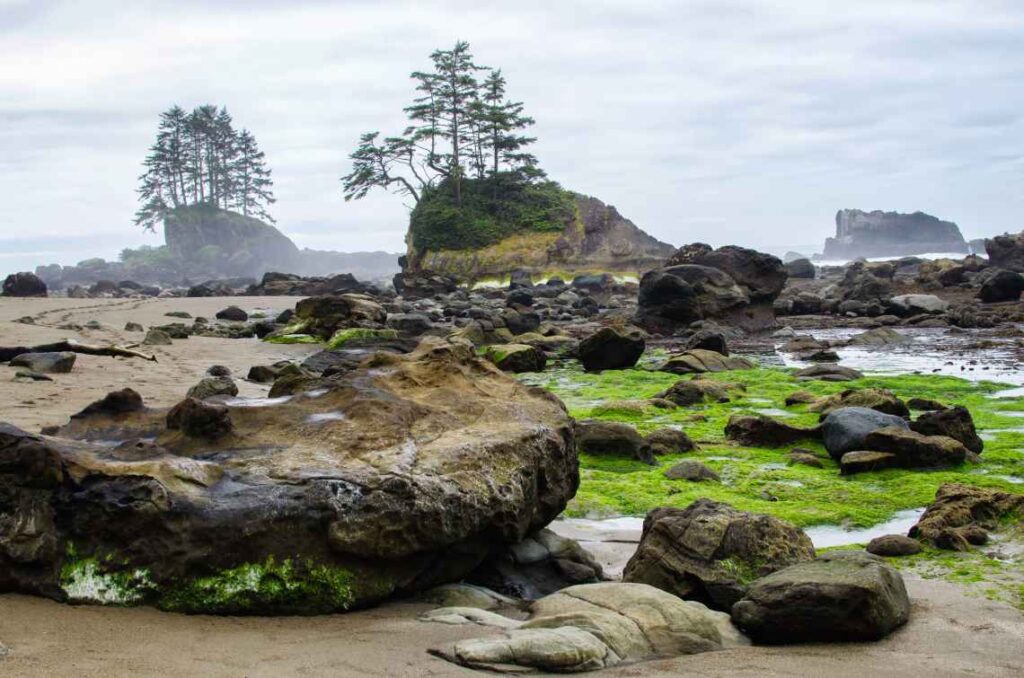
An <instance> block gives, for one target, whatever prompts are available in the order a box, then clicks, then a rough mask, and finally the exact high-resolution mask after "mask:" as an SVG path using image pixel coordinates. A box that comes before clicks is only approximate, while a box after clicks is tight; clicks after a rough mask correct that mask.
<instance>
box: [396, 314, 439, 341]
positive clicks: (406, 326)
mask: <svg viewBox="0 0 1024 678" xmlns="http://www.w3.org/2000/svg"><path fill="white" fill-rule="evenodd" d="M387 326H388V327H390V328H391V329H393V330H398V331H399V332H401V333H402V334H405V335H408V336H419V335H421V334H424V333H425V332H427V331H428V330H430V329H431V328H433V327H434V323H432V322H430V318H428V317H427V316H425V315H423V314H422V313H393V314H391V315H389V316H388V319H387Z"/></svg>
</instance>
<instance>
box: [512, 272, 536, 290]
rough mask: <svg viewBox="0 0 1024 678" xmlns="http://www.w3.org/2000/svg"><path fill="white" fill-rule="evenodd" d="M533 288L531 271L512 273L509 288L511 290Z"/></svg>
mask: <svg viewBox="0 0 1024 678" xmlns="http://www.w3.org/2000/svg"><path fill="white" fill-rule="evenodd" d="M530 287H533V277H532V276H531V275H530V272H529V271H526V270H523V269H521V268H519V269H516V270H514V271H512V273H511V275H510V276H509V282H508V288H509V289H510V290H515V289H520V288H530Z"/></svg>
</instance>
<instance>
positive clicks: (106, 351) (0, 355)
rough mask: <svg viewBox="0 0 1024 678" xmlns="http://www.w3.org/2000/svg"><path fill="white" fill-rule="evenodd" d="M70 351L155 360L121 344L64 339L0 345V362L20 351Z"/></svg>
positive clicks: (19, 353) (18, 353)
mask: <svg viewBox="0 0 1024 678" xmlns="http://www.w3.org/2000/svg"><path fill="white" fill-rule="evenodd" d="M61 351H71V352H72V353H84V354H86V355H108V356H111V357H113V358H142V359H143V360H150V361H152V362H156V356H155V355H149V354H146V353H142V352H140V351H133V350H131V349H129V348H122V347H121V346H90V345H89V344H83V343H81V342H78V341H74V340H70V339H65V340H64V341H58V342H55V343H52V344H39V345H37V346H0V362H8V361H9V360H11V359H12V358H13V357H14V356H16V355H21V354H22V353H59V352H61Z"/></svg>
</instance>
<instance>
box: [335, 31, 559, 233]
mask: <svg viewBox="0 0 1024 678" xmlns="http://www.w3.org/2000/svg"><path fill="white" fill-rule="evenodd" d="M431 61H432V65H433V68H432V70H430V71H417V72H414V73H413V74H412V75H411V77H412V79H413V80H414V81H415V82H416V91H417V93H418V96H417V97H416V98H415V99H414V100H413V102H412V103H411V104H410V105H409V106H407V107H406V108H405V113H406V115H407V116H408V118H409V126H408V127H407V128H406V129H405V130H404V131H403V132H402V134H400V135H398V136H390V137H382V136H381V134H380V132H377V131H374V132H367V133H365V134H363V135H362V136H361V137H360V140H359V145H358V146H357V147H356V149H355V150H354V151H353V152H352V154H351V155H350V156H349V158H350V159H351V161H352V168H351V171H350V172H349V173H348V174H346V175H345V176H344V177H342V183H343V186H344V193H345V200H358V199H360V198H362V197H364V196H365V195H366V194H367V193H368V192H369V191H370V190H372V189H374V188H383V189H385V190H389V191H393V192H396V193H398V194H401V195H406V196H408V197H410V198H412V200H413V202H414V203H415V209H414V210H413V214H412V228H411V232H412V236H413V247H414V248H415V249H417V250H420V251H422V250H425V249H443V248H460V249H461V248H467V247H480V246H486V245H488V244H492V243H495V242H497V241H499V240H501V239H502V238H503V237H506V236H508V235H511V234H513V233H516V232H521V231H533V232H536V231H558V230H561V229H563V228H564V227H565V224H566V223H567V221H569V220H570V219H571V217H572V211H571V210H572V196H571V194H570V193H568V192H567V191H565V190H563V189H562V188H561V187H560V186H558V184H556V183H554V182H550V181H544V172H543V171H542V170H541V169H540V168H539V167H538V166H537V159H536V158H535V157H534V156H533V155H532V154H531V153H530V152H528V150H527V149H528V147H529V146H530V145H531V144H532V143H533V142H534V141H535V139H534V138H533V137H529V136H526V135H524V134H523V132H524V130H525V129H526V128H528V127H529V126H530V125H532V124H533V122H534V121H533V119H532V118H530V117H528V116H526V115H524V113H523V104H522V103H521V102H517V101H512V100H511V99H509V98H508V97H507V96H506V93H505V87H506V81H505V77H504V76H503V75H502V72H501V70H500V69H493V68H489V67H485V66H479V65H477V64H476V63H474V61H473V56H472V54H470V52H469V44H468V43H466V42H459V43H456V45H455V46H454V47H453V48H452V49H449V50H437V51H435V52H434V53H433V54H432V55H431Z"/></svg>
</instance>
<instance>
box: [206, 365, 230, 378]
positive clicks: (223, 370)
mask: <svg viewBox="0 0 1024 678" xmlns="http://www.w3.org/2000/svg"><path fill="white" fill-rule="evenodd" d="M206 373H207V374H208V375H210V376H211V377H230V376H231V368H229V367H225V366H224V365H210V366H209V367H207V368H206Z"/></svg>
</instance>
